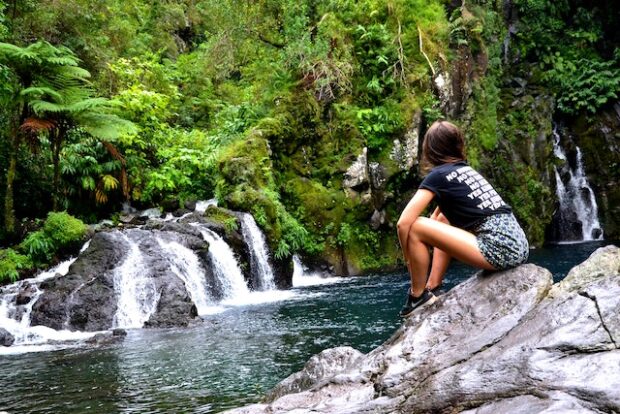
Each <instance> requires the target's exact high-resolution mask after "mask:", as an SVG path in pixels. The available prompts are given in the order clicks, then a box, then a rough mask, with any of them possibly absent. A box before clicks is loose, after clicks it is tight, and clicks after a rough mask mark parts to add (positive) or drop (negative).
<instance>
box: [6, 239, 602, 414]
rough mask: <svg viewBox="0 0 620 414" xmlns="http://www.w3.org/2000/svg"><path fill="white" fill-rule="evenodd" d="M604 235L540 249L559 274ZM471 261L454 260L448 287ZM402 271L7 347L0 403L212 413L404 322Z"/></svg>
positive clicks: (23, 407)
mask: <svg viewBox="0 0 620 414" xmlns="http://www.w3.org/2000/svg"><path fill="white" fill-rule="evenodd" d="M604 244H605V243H600V242H598V243H585V244H576V245H558V246H552V247H546V248H544V249H538V250H533V251H532V253H531V257H530V262H532V263H536V264H538V265H541V266H543V267H546V268H548V269H550V270H551V271H552V273H553V274H554V279H555V280H556V281H557V280H559V279H561V278H562V277H563V276H564V275H565V274H566V272H567V271H568V270H569V269H570V268H571V267H572V266H574V265H575V264H578V263H581V262H582V261H583V260H585V259H586V258H587V257H588V256H589V255H590V254H591V253H592V252H593V251H594V250H595V249H596V248H597V247H600V246H602V245H604ZM473 273H474V270H473V269H471V268H469V267H466V266H463V265H460V264H454V265H452V266H451V268H450V269H449V272H448V275H447V277H446V280H445V285H446V287H447V288H451V287H453V286H454V285H456V284H458V283H459V282H461V281H462V280H464V279H465V278H467V277H469V276H471V275H472V274H473ZM406 289H407V278H406V276H405V274H403V273H401V274H390V275H381V276H373V277H363V278H347V279H341V280H336V281H332V282H331V283H328V284H323V285H314V286H304V287H301V288H297V289H293V290H292V292H290V293H291V294H289V295H284V296H283V297H284V298H286V299H284V300H280V301H275V302H270V303H269V302H268V303H260V304H255V305H247V306H240V307H236V308H232V309H229V310H227V311H226V312H223V313H220V314H215V315H209V316H207V317H205V322H204V323H202V324H198V325H196V326H194V327H190V328H184V329H167V330H148V329H137V330H130V331H129V333H128V335H127V337H126V338H125V339H124V340H123V341H122V342H120V343H117V344H112V345H107V346H99V347H94V346H92V347H89V346H82V347H77V348H69V349H62V350H56V351H50V352H36V353H25V354H18V355H3V356H0V378H2V393H0V412H1V411H7V412H8V413H9V414H14V413H20V414H21V413H85V412H88V413H95V414H103V413H106V414H108V413H214V412H218V411H221V410H223V409H226V408H230V407H236V406H239V405H244V404H248V403H252V402H256V401H258V400H259V399H260V397H261V396H262V395H263V394H264V393H265V392H266V391H267V390H269V389H270V388H271V387H272V386H273V385H275V384H276V383H277V382H278V381H280V380H281V379H283V378H285V377H286V376H288V375H289V374H291V373H292V372H295V371H297V370H299V369H300V368H301V367H302V366H303V364H304V363H305V362H306V361H307V360H308V358H309V357H310V356H312V355H314V354H316V353H318V352H320V351H321V350H323V349H325V348H330V347H334V346H339V345H351V346H353V347H355V348H357V349H359V350H360V351H362V352H367V351H370V350H371V349H373V348H375V347H376V346H378V345H380V344H381V343H382V342H384V341H385V340H386V339H388V338H389V337H390V335H391V334H392V333H393V332H394V331H395V330H396V328H398V327H399V326H400V323H401V320H400V319H399V318H398V317H397V313H398V310H399V309H400V306H401V305H402V301H403V299H404V293H405V291H406Z"/></svg>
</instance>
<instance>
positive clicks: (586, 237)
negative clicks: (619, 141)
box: [553, 128, 603, 242]
mask: <svg viewBox="0 0 620 414" xmlns="http://www.w3.org/2000/svg"><path fill="white" fill-rule="evenodd" d="M553 137H554V145H553V153H554V155H555V156H556V157H557V158H558V159H560V160H562V161H564V165H562V166H561V167H560V169H559V170H558V168H557V167H554V172H555V182H556V195H557V197H558V201H559V204H560V206H559V209H558V211H557V212H556V215H555V217H554V225H555V226H556V235H557V237H556V238H557V239H558V241H560V242H566V241H590V240H602V239H603V230H602V229H601V225H600V223H599V221H598V206H597V204H596V198H595V197H594V191H592V187H590V184H589V183H588V179H587V177H586V174H585V171H584V166H583V157H582V154H581V149H580V148H579V147H577V146H576V158H575V166H574V167H572V166H571V165H570V163H569V160H568V157H567V155H566V153H565V152H564V149H563V148H562V146H561V143H560V141H561V136H560V133H559V132H558V130H557V128H554V129H553ZM562 177H567V178H565V179H564V180H563V179H562Z"/></svg>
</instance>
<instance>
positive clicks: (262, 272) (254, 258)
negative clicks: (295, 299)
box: [241, 213, 276, 290]
mask: <svg viewBox="0 0 620 414" xmlns="http://www.w3.org/2000/svg"><path fill="white" fill-rule="evenodd" d="M241 232H242V233H243V238H244V239H245V241H246V243H247V245H248V247H249V250H250V260H251V262H252V263H251V265H252V270H253V271H255V272H256V274H257V276H258V282H259V285H260V286H259V288H260V290H275V289H276V284H275V281H274V276H273V270H272V268H271V264H270V263H269V250H268V249H267V241H266V240H265V236H264V235H263V232H262V231H260V229H259V228H258V225H257V224H256V221H254V217H252V215H251V214H249V213H243V214H242V215H241Z"/></svg>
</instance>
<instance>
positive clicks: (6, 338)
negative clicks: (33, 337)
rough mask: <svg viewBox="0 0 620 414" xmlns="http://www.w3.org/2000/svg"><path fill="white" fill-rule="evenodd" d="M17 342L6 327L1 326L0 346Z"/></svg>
mask: <svg viewBox="0 0 620 414" xmlns="http://www.w3.org/2000/svg"><path fill="white" fill-rule="evenodd" d="M13 342H15V337H14V336H13V335H11V333H10V332H9V331H7V330H6V329H4V328H0V346H11V345H13Z"/></svg>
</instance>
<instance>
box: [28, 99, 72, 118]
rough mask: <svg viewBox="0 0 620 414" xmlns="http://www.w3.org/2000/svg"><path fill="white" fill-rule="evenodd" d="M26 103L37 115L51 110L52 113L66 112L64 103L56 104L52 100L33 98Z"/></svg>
mask: <svg viewBox="0 0 620 414" xmlns="http://www.w3.org/2000/svg"><path fill="white" fill-rule="evenodd" d="M28 104H29V105H30V108H32V110H33V111H34V113H36V114H37V115H41V114H44V113H46V112H51V113H54V114H59V113H62V112H66V106H65V105H63V104H57V103H54V102H49V101H42V100H34V101H30V102H29V103H28Z"/></svg>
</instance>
